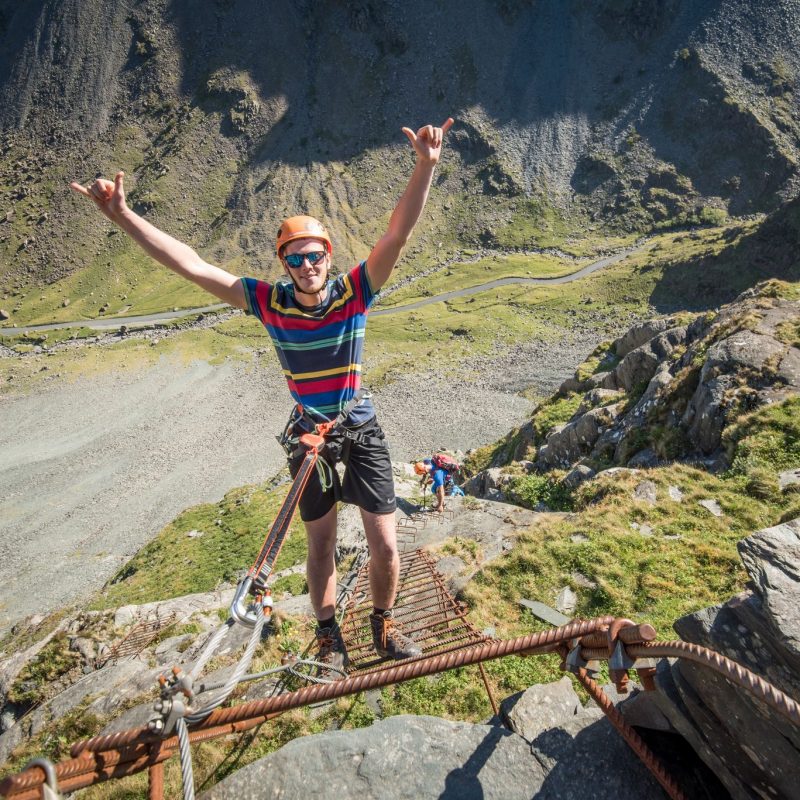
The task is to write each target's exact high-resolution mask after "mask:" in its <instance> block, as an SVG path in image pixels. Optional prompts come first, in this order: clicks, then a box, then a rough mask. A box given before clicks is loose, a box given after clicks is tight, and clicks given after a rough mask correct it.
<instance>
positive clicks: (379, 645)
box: [369, 609, 422, 661]
mask: <svg viewBox="0 0 800 800" xmlns="http://www.w3.org/2000/svg"><path fill="white" fill-rule="evenodd" d="M369 624H370V625H371V626H372V644H373V645H374V646H375V652H376V653H377V654H378V655H379V656H383V658H393V659H394V660H395V661H399V660H400V659H403V658H416V657H417V656H421V655H422V648H421V647H420V646H419V645H418V644H417V643H416V642H415V641H414V640H413V639H410V638H409V637H408V636H406V635H405V634H404V633H403V632H402V631H401V630H400V628H399V627H398V626H397V623H396V622H395V621H394V619H393V615H392V611H391V609H390V610H388V611H384V612H383V614H370V615H369Z"/></svg>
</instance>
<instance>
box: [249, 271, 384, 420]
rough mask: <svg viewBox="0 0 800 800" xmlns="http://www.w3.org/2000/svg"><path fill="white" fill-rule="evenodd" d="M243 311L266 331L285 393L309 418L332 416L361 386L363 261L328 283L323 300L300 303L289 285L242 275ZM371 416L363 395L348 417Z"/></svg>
mask: <svg viewBox="0 0 800 800" xmlns="http://www.w3.org/2000/svg"><path fill="white" fill-rule="evenodd" d="M242 285H243V287H244V294H245V297H246V298H247V309H248V311H249V312H250V313H251V314H255V316H256V317H258V318H259V319H260V320H261V322H262V323H263V324H264V327H265V328H266V329H267V331H268V332H269V335H270V338H271V339H272V344H273V345H275V350H276V351H277V353H278V359H279V361H280V363H281V367H283V374H284V375H285V376H286V382H287V383H288V384H289V391H290V392H291V394H292V397H293V398H294V399H295V401H296V402H298V403H300V404H301V405H302V406H303V407H304V408H305V410H306V413H307V414H309V415H310V416H311V417H312V418H313V419H314V420H315V421H318V422H324V421H325V420H327V419H333V418H334V417H335V416H336V415H337V414H338V413H339V411H340V410H341V409H342V408H343V407H344V406H345V405H346V403H347V401H348V400H350V399H351V398H352V397H353V395H354V394H355V393H356V392H357V391H358V389H359V387H360V386H361V356H362V351H363V349H364V330H365V328H366V324H367V313H368V311H369V307H370V306H371V305H372V302H373V300H374V299H375V292H373V291H372V287H371V286H370V284H369V277H368V275H367V262H366V261H362V262H361V263H360V264H359V265H358V266H357V267H354V268H353V269H352V270H350V272H348V273H347V275H340V276H339V277H338V278H336V280H329V281H328V294H327V296H326V298H325V300H324V302H322V303H320V304H319V305H318V306H315V307H314V308H305V307H303V306H301V305H300V304H299V303H298V302H297V300H296V299H295V295H294V284H292V283H274V284H269V283H266V282H264V281H260V280H258V279H256V278H242ZM374 415H375V410H374V408H373V406H372V403H371V402H370V400H369V399H365V400H364V401H362V402H361V403H360V404H359V405H358V406H357V407H356V408H355V409H354V410H353V411H352V412H351V413H350V415H349V416H348V418H347V423H348V424H350V425H357V424H359V423H361V422H366V421H367V420H368V419H370V418H372V417H373V416H374Z"/></svg>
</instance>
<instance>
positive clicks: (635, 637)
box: [581, 623, 657, 648]
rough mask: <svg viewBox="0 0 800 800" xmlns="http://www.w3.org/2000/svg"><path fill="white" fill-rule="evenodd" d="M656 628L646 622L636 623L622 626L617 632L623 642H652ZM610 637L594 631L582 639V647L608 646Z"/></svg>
mask: <svg viewBox="0 0 800 800" xmlns="http://www.w3.org/2000/svg"><path fill="white" fill-rule="evenodd" d="M656 635H657V634H656V629H655V628H654V627H653V626H652V625H648V624H647V623H644V624H642V625H634V626H631V627H629V628H622V629H621V630H620V632H619V633H618V634H617V638H618V639H619V640H620V641H621V642H622V643H623V644H638V643H639V642H652V641H653V639H655V638H656ZM608 646H609V638H608V635H607V634H605V633H592V634H590V635H589V636H584V637H583V639H581V647H592V648H595V647H608Z"/></svg>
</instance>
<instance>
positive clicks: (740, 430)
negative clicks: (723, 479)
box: [723, 397, 800, 476]
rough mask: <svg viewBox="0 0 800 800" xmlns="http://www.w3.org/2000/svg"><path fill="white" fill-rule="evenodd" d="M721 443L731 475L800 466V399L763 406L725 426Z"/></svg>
mask: <svg viewBox="0 0 800 800" xmlns="http://www.w3.org/2000/svg"><path fill="white" fill-rule="evenodd" d="M723 444H724V446H725V448H726V450H727V451H728V454H729V457H730V459H731V470H730V471H731V474H732V475H737V476H743V475H750V474H751V473H752V471H753V470H754V469H762V470H763V469H767V470H770V471H772V472H773V473H774V472H781V471H783V470H788V469H797V468H798V467H800V398H799V397H792V398H789V399H788V400H785V401H784V402H783V403H778V404H775V405H770V406H766V407H764V408H761V409H759V410H758V411H755V412H753V413H751V414H747V415H745V416H744V417H742V418H741V419H739V421H738V422H737V423H736V424H735V425H733V426H731V427H729V428H727V429H726V430H725V432H724V433H723Z"/></svg>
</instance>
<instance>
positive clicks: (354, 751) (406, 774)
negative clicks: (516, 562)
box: [200, 687, 664, 800]
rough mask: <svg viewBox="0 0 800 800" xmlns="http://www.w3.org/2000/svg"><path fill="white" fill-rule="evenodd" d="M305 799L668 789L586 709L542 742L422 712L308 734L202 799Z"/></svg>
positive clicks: (597, 794)
mask: <svg viewBox="0 0 800 800" xmlns="http://www.w3.org/2000/svg"><path fill="white" fill-rule="evenodd" d="M545 688H546V687H545ZM570 691H571V690H570ZM573 694H574V693H573ZM576 699H577V698H576ZM598 753H602V754H603V758H598ZM623 776H624V777H623ZM301 787H302V788H301ZM299 796H304V797H335V798H337V800H350V798H352V799H353V800H378V799H380V800H394V798H411V797H413V798H421V800H424V799H426V798H431V800H433V798H447V799H448V800H492V799H493V798H496V800H516V798H519V800H523V798H524V800H530V798H533V797H535V798H541V799H542V800H543V798H566V797H580V796H585V797H593V798H598V800H602V799H604V798H608V800H612V798H617V799H618V798H630V799H631V800H633V798H637V799H638V798H641V800H644V799H645V798H659V797H663V796H664V795H663V793H662V792H661V790H660V788H659V786H658V784H656V782H655V780H654V779H653V778H652V777H651V776H650V773H648V772H647V770H646V769H645V768H644V766H642V764H641V763H640V762H639V761H638V759H636V757H635V756H634V755H633V754H632V753H631V752H630V751H629V750H627V745H625V743H624V742H623V740H622V739H621V737H620V736H619V735H618V734H617V733H616V731H614V729H613V728H612V727H611V725H610V724H608V723H607V722H606V721H605V719H598V718H597V716H596V715H595V714H592V713H584V714H583V715H581V716H575V715H572V716H571V719H570V720H569V721H568V722H567V723H566V726H565V727H564V728H549V729H547V730H545V731H542V732H541V733H538V734H537V735H536V736H535V737H534V739H533V742H532V744H530V743H529V742H528V741H526V739H524V738H523V737H522V736H519V735H517V734H515V733H512V732H510V731H508V730H506V729H505V728H503V727H501V726H499V725H472V724H470V723H464V722H449V721H447V720H442V719H437V718H435V717H416V716H399V717H391V718H389V719H387V720H383V721H382V722H377V723H375V724H374V725H372V726H371V727H369V728H363V729H360V730H354V731H339V732H333V733H323V734H318V735H316V736H307V737H305V738H302V739H295V740H294V741H292V742H290V743H289V744H287V745H286V746H285V747H283V748H281V749H280V750H278V751H277V752H276V753H272V754H271V755H269V756H267V757H266V758H263V759H261V760H260V761H257V762H255V763H254V764H250V765H249V766H247V767H245V768H244V769H241V770H239V771H238V772H236V773H235V774H234V775H231V776H230V777H229V778H226V779H225V780H223V781H222V782H220V783H219V784H217V786H215V787H214V788H213V789H210V790H209V791H207V792H204V793H203V794H202V795H200V800H222V798H229V797H248V798H253V800H257V798H270V800H273V798H274V799H275V800H278V799H279V798H293V797H299Z"/></svg>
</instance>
